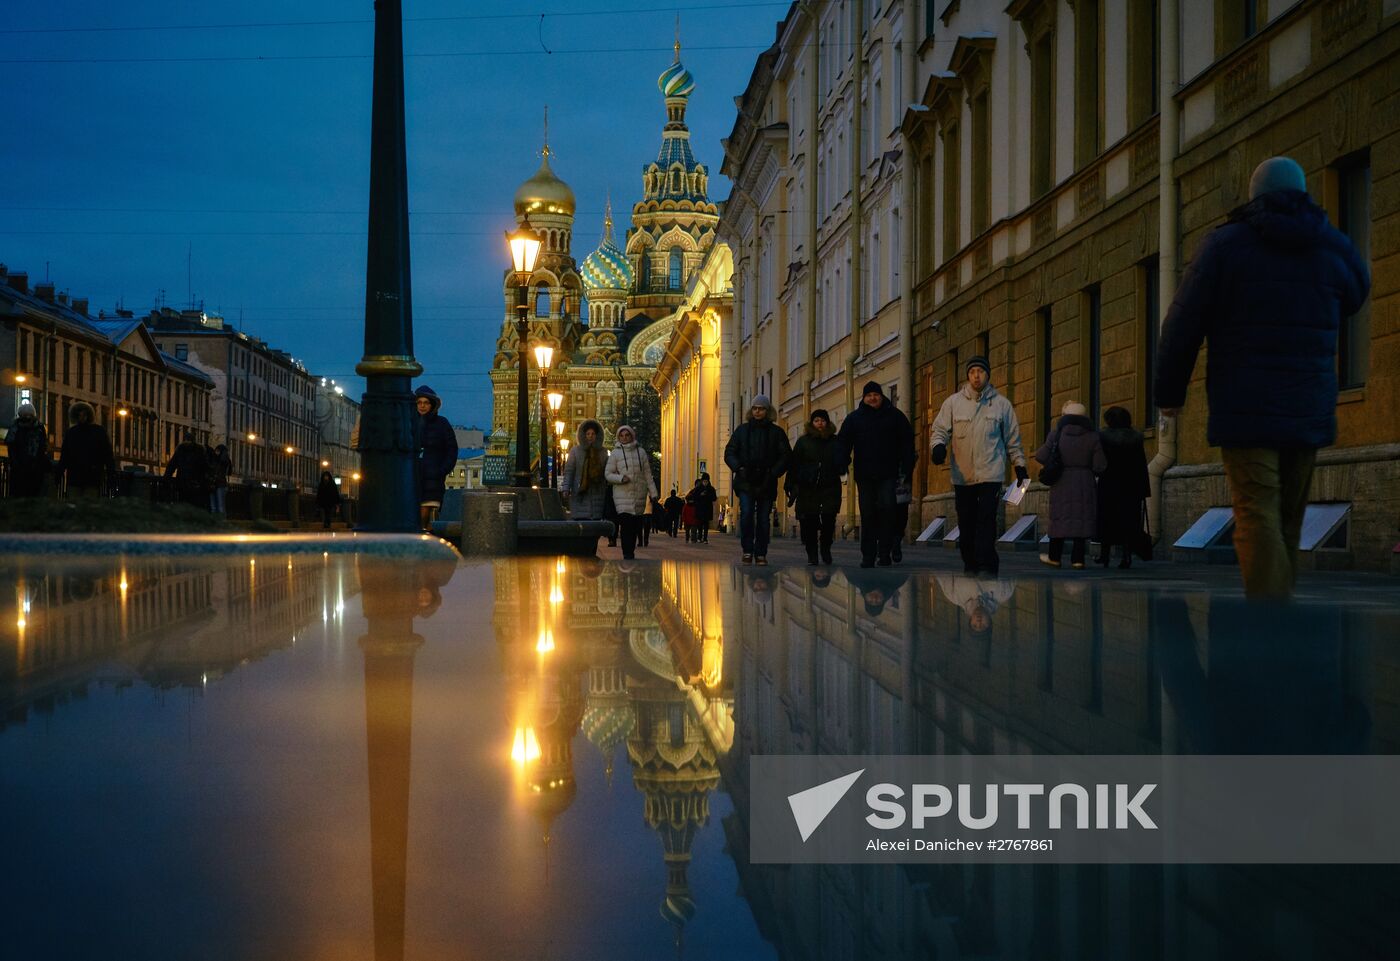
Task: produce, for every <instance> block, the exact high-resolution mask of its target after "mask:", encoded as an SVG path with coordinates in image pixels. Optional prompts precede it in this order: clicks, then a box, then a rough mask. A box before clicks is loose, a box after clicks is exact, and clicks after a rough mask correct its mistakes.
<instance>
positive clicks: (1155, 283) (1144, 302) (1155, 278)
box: [1138, 257, 1162, 427]
mask: <svg viewBox="0 0 1400 961" xmlns="http://www.w3.org/2000/svg"><path fill="white" fill-rule="evenodd" d="M1138 289H1139V290H1140V291H1141V292H1142V293H1141V295H1140V297H1139V300H1138V303H1139V304H1140V305H1141V309H1142V317H1141V320H1140V322H1139V324H1138V330H1139V332H1140V334H1139V336H1141V337H1142V346H1141V348H1140V349H1139V351H1138V372H1139V373H1138V384H1139V390H1140V391H1141V397H1142V404H1141V410H1140V414H1141V416H1142V419H1141V421H1139V423H1141V424H1142V425H1143V426H1144V427H1150V426H1151V425H1152V423H1153V422H1154V420H1155V419H1156V416H1157V410H1156V404H1157V401H1156V398H1155V397H1153V396H1152V379H1153V373H1154V371H1155V369H1156V366H1157V330H1158V315H1159V314H1160V313H1161V309H1162V276H1161V274H1160V273H1159V272H1158V260H1157V258H1156V257H1149V258H1148V259H1147V260H1144V261H1143V262H1142V263H1141V264H1140V265H1138Z"/></svg>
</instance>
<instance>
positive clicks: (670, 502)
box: [662, 487, 685, 537]
mask: <svg viewBox="0 0 1400 961" xmlns="http://www.w3.org/2000/svg"><path fill="white" fill-rule="evenodd" d="M662 506H663V507H665V509H666V532H667V533H668V534H670V535H671V536H672V537H675V536H676V534H677V533H678V532H679V531H680V526H681V511H682V510H684V509H685V501H683V500H681V498H680V495H679V494H677V493H676V489H675V488H674V487H672V488H671V494H670V496H669V497H667V498H666V502H665V504H663V505H662Z"/></svg>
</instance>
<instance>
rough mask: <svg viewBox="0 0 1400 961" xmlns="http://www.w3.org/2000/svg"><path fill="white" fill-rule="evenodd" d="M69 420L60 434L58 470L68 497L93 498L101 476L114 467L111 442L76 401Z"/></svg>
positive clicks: (87, 406)
mask: <svg viewBox="0 0 1400 961" xmlns="http://www.w3.org/2000/svg"><path fill="white" fill-rule="evenodd" d="M68 417H69V419H70V420H71V421H72V423H71V425H70V426H69V428H68V430H66V431H64V434H63V448H62V450H61V452H60V453H59V456H58V471H59V473H60V474H62V475H63V476H64V477H65V478H66V479H67V484H68V495H69V496H70V497H96V496H97V495H98V493H99V492H100V491H101V489H102V480H103V477H104V475H105V474H106V473H107V472H109V471H114V470H116V468H117V462H116V459H115V458H114V457H113V456H112V441H111V439H110V438H109V437H108V436H107V430H106V428H104V427H103V426H102V425H101V424H98V423H95V422H94V418H93V414H92V406H91V405H90V404H88V403H86V402H84V401H79V402H77V403H76V404H74V405H73V406H72V408H71V409H70V410H69V412H68Z"/></svg>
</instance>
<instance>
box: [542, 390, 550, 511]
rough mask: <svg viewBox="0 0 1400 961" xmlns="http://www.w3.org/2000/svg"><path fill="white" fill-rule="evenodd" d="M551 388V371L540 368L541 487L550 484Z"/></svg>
mask: <svg viewBox="0 0 1400 961" xmlns="http://www.w3.org/2000/svg"><path fill="white" fill-rule="evenodd" d="M548 389H549V371H548V370H546V369H544V368H543V367H541V368H540V487H542V488H543V487H548V486H549V461H548V460H546V459H545V458H546V457H547V456H548V455H549V418H548V416H547V412H546V410H545V401H546V398H545V391H546V390H548Z"/></svg>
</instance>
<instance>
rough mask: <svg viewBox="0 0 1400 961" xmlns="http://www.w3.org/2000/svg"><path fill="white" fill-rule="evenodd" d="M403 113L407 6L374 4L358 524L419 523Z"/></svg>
mask: <svg viewBox="0 0 1400 961" xmlns="http://www.w3.org/2000/svg"><path fill="white" fill-rule="evenodd" d="M407 153H408V151H407V147H406V145H405V140H404V116H403V6H402V3H401V2H400V0H375V4H374V108H373V114H372V117H371V120H370V147H369V256H368V259H367V262H366V265H365V354H364V357H362V358H361V359H360V362H359V364H357V365H356V366H355V372H356V373H357V374H360V375H361V376H362V377H364V378H365V394H364V405H363V407H362V408H361V413H360V447H359V450H360V465H361V466H360V470H361V472H362V473H363V480H362V481H361V486H360V524H359V529H360V530H365V531H404V532H406V531H416V530H418V494H417V483H416V480H415V478H414V470H413V468H414V454H415V452H416V449H417V443H416V441H415V438H414V426H415V422H414V409H413V393H412V389H411V388H412V379H413V378H414V377H417V376H418V375H419V374H421V373H423V367H422V365H420V364H419V363H418V361H416V360H414V358H413V304H412V295H411V285H410V282H409V271H408V262H409V258H408V159H407Z"/></svg>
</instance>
